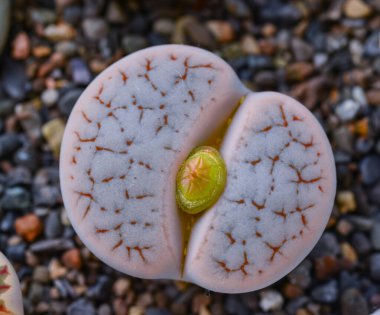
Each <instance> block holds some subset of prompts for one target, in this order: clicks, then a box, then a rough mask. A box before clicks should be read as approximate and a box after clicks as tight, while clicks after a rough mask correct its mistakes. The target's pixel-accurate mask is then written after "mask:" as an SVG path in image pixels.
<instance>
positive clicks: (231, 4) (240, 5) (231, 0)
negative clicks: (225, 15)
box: [224, 0, 251, 18]
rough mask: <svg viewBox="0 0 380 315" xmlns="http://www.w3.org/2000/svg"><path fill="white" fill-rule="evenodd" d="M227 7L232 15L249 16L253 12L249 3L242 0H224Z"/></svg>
mask: <svg viewBox="0 0 380 315" xmlns="http://www.w3.org/2000/svg"><path fill="white" fill-rule="evenodd" d="M224 2H225V4H226V7H227V10H228V12H229V13H231V14H232V15H235V16H236V17H239V18H249V17H250V16H251V12H250V10H249V8H248V7H247V5H246V4H245V3H244V1H242V0H225V1H224Z"/></svg>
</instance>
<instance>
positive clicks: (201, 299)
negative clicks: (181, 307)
mask: <svg viewBox="0 0 380 315" xmlns="http://www.w3.org/2000/svg"><path fill="white" fill-rule="evenodd" d="M210 302H211V298H210V296H208V295H206V294H205V293H199V294H197V295H195V296H194V297H193V303H192V307H191V308H192V312H193V313H195V314H198V313H199V312H200V310H201V308H202V307H203V306H208V305H209V304H210Z"/></svg>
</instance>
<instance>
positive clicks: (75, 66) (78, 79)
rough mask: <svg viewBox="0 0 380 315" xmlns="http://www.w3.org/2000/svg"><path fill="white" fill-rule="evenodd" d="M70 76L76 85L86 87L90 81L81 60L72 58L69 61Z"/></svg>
mask: <svg viewBox="0 0 380 315" xmlns="http://www.w3.org/2000/svg"><path fill="white" fill-rule="evenodd" d="M70 70H71V76H72V79H73V81H74V83H76V84H80V85H87V84H88V83H90V81H91V79H92V75H91V72H90V70H89V69H88V67H87V65H86V63H85V62H84V60H83V59H81V58H73V59H71V60H70Z"/></svg>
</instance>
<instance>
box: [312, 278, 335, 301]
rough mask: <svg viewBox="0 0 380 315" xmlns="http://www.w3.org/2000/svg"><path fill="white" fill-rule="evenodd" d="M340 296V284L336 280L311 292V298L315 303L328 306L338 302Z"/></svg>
mask: <svg viewBox="0 0 380 315" xmlns="http://www.w3.org/2000/svg"><path fill="white" fill-rule="evenodd" d="M338 294H339V293H338V283H337V281H336V280H331V281H329V282H327V283H326V284H322V285H319V286H317V287H316V288H314V289H313V290H312V291H311V296H312V297H313V299H314V300H315V301H317V302H319V303H327V304H330V303H334V302H336V301H337V299H338Z"/></svg>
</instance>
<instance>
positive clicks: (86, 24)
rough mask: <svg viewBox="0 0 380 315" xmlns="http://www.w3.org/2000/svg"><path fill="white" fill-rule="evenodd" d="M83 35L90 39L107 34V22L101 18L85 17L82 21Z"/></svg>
mask: <svg viewBox="0 0 380 315" xmlns="http://www.w3.org/2000/svg"><path fill="white" fill-rule="evenodd" d="M82 29H83V32H84V34H85V36H86V37H87V38H89V39H91V40H99V39H101V38H103V37H106V36H107V35H108V32H109V29H108V24H107V23H106V22H105V21H104V20H103V19H101V18H86V19H85V20H84V21H83V23H82Z"/></svg>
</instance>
